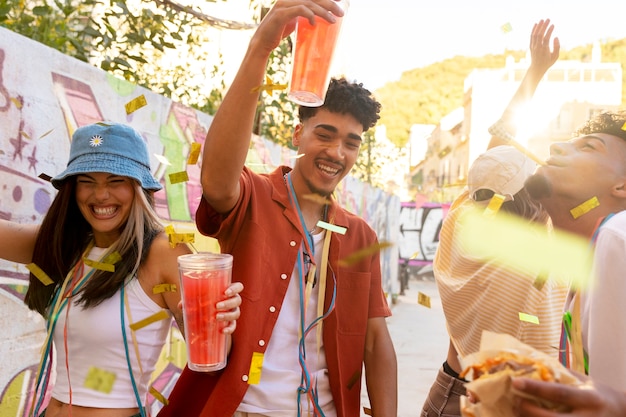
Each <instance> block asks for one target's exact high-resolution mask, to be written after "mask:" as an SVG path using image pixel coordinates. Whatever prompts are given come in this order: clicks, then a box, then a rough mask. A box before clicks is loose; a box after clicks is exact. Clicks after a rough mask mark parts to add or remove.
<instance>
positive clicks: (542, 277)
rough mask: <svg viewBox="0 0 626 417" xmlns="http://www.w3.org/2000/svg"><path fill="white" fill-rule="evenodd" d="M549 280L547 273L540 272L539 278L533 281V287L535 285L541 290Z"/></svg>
mask: <svg viewBox="0 0 626 417" xmlns="http://www.w3.org/2000/svg"><path fill="white" fill-rule="evenodd" d="M547 280H548V276H547V274H543V273H542V274H539V276H537V278H536V279H535V281H534V282H533V287H535V288H536V289H537V290H538V291H541V290H542V289H543V286H544V285H545V284H546V281H547Z"/></svg>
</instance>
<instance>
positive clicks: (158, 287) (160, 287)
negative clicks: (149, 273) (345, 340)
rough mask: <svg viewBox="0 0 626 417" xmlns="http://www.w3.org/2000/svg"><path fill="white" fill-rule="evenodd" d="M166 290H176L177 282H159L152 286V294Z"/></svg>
mask: <svg viewBox="0 0 626 417" xmlns="http://www.w3.org/2000/svg"><path fill="white" fill-rule="evenodd" d="M164 292H176V284H157V285H155V286H154V287H152V294H162V293H164Z"/></svg>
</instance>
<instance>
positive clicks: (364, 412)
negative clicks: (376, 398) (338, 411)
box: [363, 406, 372, 416]
mask: <svg viewBox="0 0 626 417" xmlns="http://www.w3.org/2000/svg"><path fill="white" fill-rule="evenodd" d="M363 414H365V415H366V416H371V415H372V409H371V408H367V407H366V406H363Z"/></svg>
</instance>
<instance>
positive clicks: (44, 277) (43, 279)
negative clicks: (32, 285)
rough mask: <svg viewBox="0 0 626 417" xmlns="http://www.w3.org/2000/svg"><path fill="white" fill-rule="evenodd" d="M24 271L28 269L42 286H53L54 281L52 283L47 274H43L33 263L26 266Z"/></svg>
mask: <svg viewBox="0 0 626 417" xmlns="http://www.w3.org/2000/svg"><path fill="white" fill-rule="evenodd" d="M26 269H28V270H29V271H30V272H31V273H32V274H33V275H34V276H35V277H36V278H37V279H38V280H39V281H41V283H42V284H43V285H46V286H47V285H50V284H54V281H52V279H51V278H50V277H49V276H48V274H46V273H45V272H43V270H42V269H41V268H39V267H38V266H37V265H35V264H33V263H30V264H27V265H26Z"/></svg>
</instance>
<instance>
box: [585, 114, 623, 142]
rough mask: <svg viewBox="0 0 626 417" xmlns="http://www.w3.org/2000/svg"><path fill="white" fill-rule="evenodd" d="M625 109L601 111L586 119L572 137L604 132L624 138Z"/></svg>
mask: <svg viewBox="0 0 626 417" xmlns="http://www.w3.org/2000/svg"><path fill="white" fill-rule="evenodd" d="M624 129H626V109H621V110H617V111H603V112H601V113H598V114H596V115H595V116H593V117H592V118H591V119H589V120H587V121H586V122H585V123H584V124H583V125H582V126H580V127H579V128H578V129H576V131H575V132H574V137H577V136H584V135H591V134H593V133H606V134H608V135H613V136H617V137H620V138H622V139H624V140H626V130H624Z"/></svg>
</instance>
